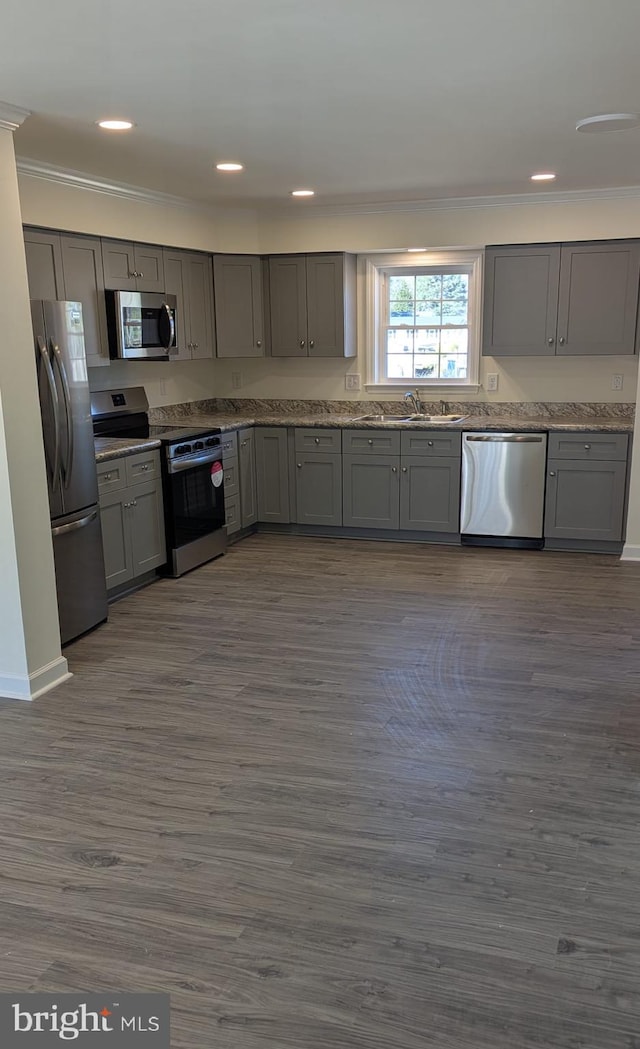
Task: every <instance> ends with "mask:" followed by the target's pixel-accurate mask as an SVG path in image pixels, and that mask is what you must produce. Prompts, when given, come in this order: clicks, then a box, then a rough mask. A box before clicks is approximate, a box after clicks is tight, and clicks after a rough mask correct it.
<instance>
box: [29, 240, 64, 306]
mask: <svg viewBox="0 0 640 1049" xmlns="http://www.w3.org/2000/svg"><path fill="white" fill-rule="evenodd" d="M24 250H25V255H26V257H27V277H28V279H29V297H30V298H31V299H64V298H65V290H64V274H63V269H62V251H61V249H60V234H59V233H40V232H39V231H38V230H32V229H26V230H25V231H24Z"/></svg>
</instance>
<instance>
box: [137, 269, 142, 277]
mask: <svg viewBox="0 0 640 1049" xmlns="http://www.w3.org/2000/svg"><path fill="white" fill-rule="evenodd" d="M136 277H144V273H143V272H142V270H139V271H138V273H136Z"/></svg>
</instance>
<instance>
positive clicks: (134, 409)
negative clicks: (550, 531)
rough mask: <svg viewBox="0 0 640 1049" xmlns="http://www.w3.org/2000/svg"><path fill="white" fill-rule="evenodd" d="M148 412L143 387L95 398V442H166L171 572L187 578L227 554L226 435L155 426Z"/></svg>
mask: <svg viewBox="0 0 640 1049" xmlns="http://www.w3.org/2000/svg"><path fill="white" fill-rule="evenodd" d="M148 410H149V402H148V401H147V397H146V394H145V392H144V387H142V386H134V387H131V388H129V389H124V390H102V391H100V392H96V393H92V394H91V415H92V417H93V432H94V436H95V437H157V438H158V439H159V440H160V442H161V449H160V459H161V463H162V486H163V493H164V517H165V531H166V536H167V572H168V573H169V574H170V575H172V576H181V575H183V574H184V573H185V572H188V571H190V570H191V569H192V568H197V567H198V565H201V564H204V563H205V561H210V560H211V559H212V558H214V557H218V556H219V555H220V554H223V553H224V552H225V550H226V546H227V533H226V530H225V527H224V524H225V518H224V473H223V469H222V442H221V438H220V432H221V431H220V429H219V428H216V427H202V426H178V427H176V426H169V425H164V426H154V425H151V426H150V425H149V415H148Z"/></svg>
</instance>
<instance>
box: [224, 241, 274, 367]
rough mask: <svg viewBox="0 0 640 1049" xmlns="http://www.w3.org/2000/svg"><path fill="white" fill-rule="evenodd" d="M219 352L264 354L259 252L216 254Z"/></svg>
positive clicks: (262, 301) (239, 355)
mask: <svg viewBox="0 0 640 1049" xmlns="http://www.w3.org/2000/svg"><path fill="white" fill-rule="evenodd" d="M213 287H214V293H215V304H216V342H217V349H216V356H217V357H264V355H265V324H264V299H263V266H262V260H261V259H260V258H259V256H257V255H214V257H213Z"/></svg>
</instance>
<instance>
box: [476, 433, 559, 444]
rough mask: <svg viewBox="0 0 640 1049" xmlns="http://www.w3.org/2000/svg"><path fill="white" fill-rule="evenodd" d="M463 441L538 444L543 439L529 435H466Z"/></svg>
mask: <svg viewBox="0 0 640 1049" xmlns="http://www.w3.org/2000/svg"><path fill="white" fill-rule="evenodd" d="M464 439H465V441H494V442H495V443H500V444H511V443H513V444H515V443H518V444H540V443H541V442H542V441H544V437H541V436H539V435H538V434H536V435H534V434H529V433H477V434H476V433H466V434H465V435H464Z"/></svg>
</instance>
